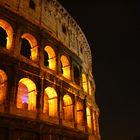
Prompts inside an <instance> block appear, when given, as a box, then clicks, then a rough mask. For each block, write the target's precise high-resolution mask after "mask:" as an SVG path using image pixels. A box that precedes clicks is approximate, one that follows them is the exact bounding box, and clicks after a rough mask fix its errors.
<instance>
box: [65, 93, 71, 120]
mask: <svg viewBox="0 0 140 140" xmlns="http://www.w3.org/2000/svg"><path fill="white" fill-rule="evenodd" d="M63 110H64V120H67V121H72V120H73V102H72V99H71V97H70V96H69V95H67V94H66V95H64V97H63Z"/></svg>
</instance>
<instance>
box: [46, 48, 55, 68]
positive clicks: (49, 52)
mask: <svg viewBox="0 0 140 140" xmlns="http://www.w3.org/2000/svg"><path fill="white" fill-rule="evenodd" d="M44 51H45V54H44V65H45V66H48V67H49V68H50V69H52V70H56V55H55V52H54V50H53V49H52V47H50V46H46V47H45V48H44Z"/></svg>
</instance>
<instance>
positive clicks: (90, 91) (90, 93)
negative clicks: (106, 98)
mask: <svg viewBox="0 0 140 140" xmlns="http://www.w3.org/2000/svg"><path fill="white" fill-rule="evenodd" d="M88 89H89V95H92V88H91V82H90V80H88Z"/></svg>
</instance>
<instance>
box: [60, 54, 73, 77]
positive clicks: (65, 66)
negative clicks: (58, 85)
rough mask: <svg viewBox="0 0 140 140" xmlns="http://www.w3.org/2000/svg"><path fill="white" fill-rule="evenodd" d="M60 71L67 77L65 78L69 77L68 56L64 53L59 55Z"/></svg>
mask: <svg viewBox="0 0 140 140" xmlns="http://www.w3.org/2000/svg"><path fill="white" fill-rule="evenodd" d="M60 60H61V64H62V65H61V72H62V75H63V76H64V77H65V78H67V79H71V77H70V62H69V60H68V58H67V57H66V56H65V55H62V56H61V59H60Z"/></svg>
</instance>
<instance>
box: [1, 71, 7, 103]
mask: <svg viewBox="0 0 140 140" xmlns="http://www.w3.org/2000/svg"><path fill="white" fill-rule="evenodd" d="M6 88H7V76H6V74H5V72H4V71H3V70H1V69H0V104H2V103H3V101H4V99H5V96H6Z"/></svg>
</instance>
